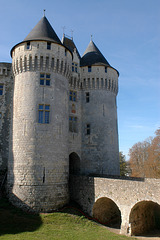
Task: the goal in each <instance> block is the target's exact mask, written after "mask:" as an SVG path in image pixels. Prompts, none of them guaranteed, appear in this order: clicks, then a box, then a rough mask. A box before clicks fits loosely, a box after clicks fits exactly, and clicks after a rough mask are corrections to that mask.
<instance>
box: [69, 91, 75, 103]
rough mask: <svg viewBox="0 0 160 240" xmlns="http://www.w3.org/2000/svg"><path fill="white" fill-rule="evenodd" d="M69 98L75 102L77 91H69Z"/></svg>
mask: <svg viewBox="0 0 160 240" xmlns="http://www.w3.org/2000/svg"><path fill="white" fill-rule="evenodd" d="M69 100H70V101H73V102H76V101H77V92H75V91H70V92H69Z"/></svg>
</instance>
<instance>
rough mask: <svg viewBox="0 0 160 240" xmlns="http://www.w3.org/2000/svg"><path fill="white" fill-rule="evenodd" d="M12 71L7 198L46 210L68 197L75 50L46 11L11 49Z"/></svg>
mask: <svg viewBox="0 0 160 240" xmlns="http://www.w3.org/2000/svg"><path fill="white" fill-rule="evenodd" d="M11 56H12V59H13V61H12V67H13V73H14V78H15V82H14V98H13V123H12V125H13V127H12V140H11V142H12V149H11V151H10V160H9V164H8V190H9V198H10V200H11V202H12V203H13V204H14V205H17V206H19V207H22V208H27V209H33V210H34V211H36V212H47V211H52V210H54V209H58V208H59V207H62V206H63V205H64V204H66V203H67V202H68V200H69V193H68V119H69V116H68V78H69V77H70V74H71V65H72V54H71V52H70V51H69V50H68V49H67V48H66V47H64V45H63V44H62V43H61V41H60V40H59V38H58V36H57V35H56V33H55V31H54V30H53V28H52V27H51V25H50V23H49V22H48V20H47V18H46V17H45V16H44V17H43V18H42V19H41V20H40V21H39V22H38V24H37V25H36V26H35V27H34V28H33V30H32V31H31V32H30V33H29V35H28V36H27V37H26V38H25V39H24V41H22V42H21V43H18V44H17V45H16V46H14V47H13V48H12V50H11Z"/></svg>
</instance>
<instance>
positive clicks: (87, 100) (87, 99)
mask: <svg viewBox="0 0 160 240" xmlns="http://www.w3.org/2000/svg"><path fill="white" fill-rule="evenodd" d="M89 100H90V96H89V92H86V103H89Z"/></svg>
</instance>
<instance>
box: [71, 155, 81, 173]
mask: <svg viewBox="0 0 160 240" xmlns="http://www.w3.org/2000/svg"><path fill="white" fill-rule="evenodd" d="M69 174H74V175H78V174H80V157H79V156H78V154H77V153H75V152H72V153H71V154H70V155H69Z"/></svg>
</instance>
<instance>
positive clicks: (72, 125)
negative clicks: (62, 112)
mask: <svg viewBox="0 0 160 240" xmlns="http://www.w3.org/2000/svg"><path fill="white" fill-rule="evenodd" d="M69 131H70V132H75V133H76V132H77V118H76V117H71V116H70V117H69Z"/></svg>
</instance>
